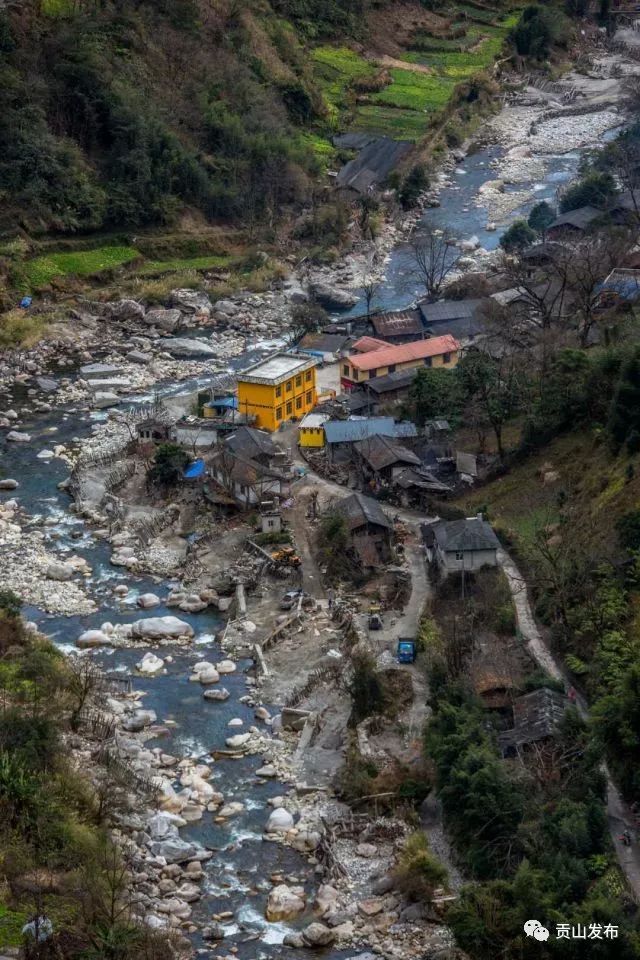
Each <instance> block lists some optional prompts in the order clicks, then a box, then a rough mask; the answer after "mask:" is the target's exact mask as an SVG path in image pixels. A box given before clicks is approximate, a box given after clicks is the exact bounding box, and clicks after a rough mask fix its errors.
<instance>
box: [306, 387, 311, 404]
mask: <svg viewBox="0 0 640 960" xmlns="http://www.w3.org/2000/svg"><path fill="white" fill-rule="evenodd" d="M311 396H312V395H311V390H307V396H306V400H307V403H311V402H312V401H311Z"/></svg>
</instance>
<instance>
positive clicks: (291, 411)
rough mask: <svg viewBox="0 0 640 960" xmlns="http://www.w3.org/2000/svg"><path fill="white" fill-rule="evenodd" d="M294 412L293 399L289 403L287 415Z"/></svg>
mask: <svg viewBox="0 0 640 960" xmlns="http://www.w3.org/2000/svg"><path fill="white" fill-rule="evenodd" d="M292 413H293V404H292V403H291V400H289V401H288V403H287V416H288V417H290V416H291V414H292Z"/></svg>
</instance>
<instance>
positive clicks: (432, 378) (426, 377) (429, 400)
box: [406, 367, 461, 427]
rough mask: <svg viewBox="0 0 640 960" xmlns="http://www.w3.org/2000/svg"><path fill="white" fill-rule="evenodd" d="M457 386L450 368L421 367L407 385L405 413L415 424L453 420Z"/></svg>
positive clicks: (457, 409)
mask: <svg viewBox="0 0 640 960" xmlns="http://www.w3.org/2000/svg"><path fill="white" fill-rule="evenodd" d="M460 402H461V396H460V387H459V382H458V379H457V377H456V374H455V372H454V371H453V370H443V369H441V368H440V367H430V368H428V367H421V368H420V369H419V370H418V372H417V373H416V375H415V377H414V379H413V381H412V383H411V386H410V387H409V396H408V405H407V411H406V412H407V413H408V415H409V416H410V417H411V418H412V419H413V420H415V422H416V423H417V424H418V426H420V427H423V426H424V425H425V423H426V421H427V420H433V419H438V418H442V419H447V420H453V421H455V420H456V419H457V418H458V416H459V413H460Z"/></svg>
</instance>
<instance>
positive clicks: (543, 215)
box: [527, 200, 556, 236]
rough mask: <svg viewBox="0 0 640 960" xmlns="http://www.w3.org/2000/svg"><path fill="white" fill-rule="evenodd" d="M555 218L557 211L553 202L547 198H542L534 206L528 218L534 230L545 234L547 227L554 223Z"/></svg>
mask: <svg viewBox="0 0 640 960" xmlns="http://www.w3.org/2000/svg"><path fill="white" fill-rule="evenodd" d="M555 218H556V213H555V210H554V209H553V207H552V206H551V204H549V203H547V201H546V200H542V201H541V202H540V203H536V205H535V206H534V207H532V209H531V213H530V214H529V216H528V218H527V223H528V224H529V226H530V227H531V229H532V230H535V232H536V233H539V234H540V235H541V236H544V234H545V232H546V230H547V228H548V227H549V226H550V225H551V224H552V223H553V221H554V220H555Z"/></svg>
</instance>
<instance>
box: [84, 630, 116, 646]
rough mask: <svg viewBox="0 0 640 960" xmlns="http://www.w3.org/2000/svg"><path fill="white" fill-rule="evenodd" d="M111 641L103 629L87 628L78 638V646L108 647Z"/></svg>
mask: <svg viewBox="0 0 640 960" xmlns="http://www.w3.org/2000/svg"><path fill="white" fill-rule="evenodd" d="M110 643H111V641H110V640H109V637H108V636H107V635H106V633H104V632H103V631H102V630H85V632H84V633H81V634H80V636H79V637H78V639H77V640H76V647H80V649H81V650H90V649H92V648H94V647H107V646H109V644H110Z"/></svg>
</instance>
